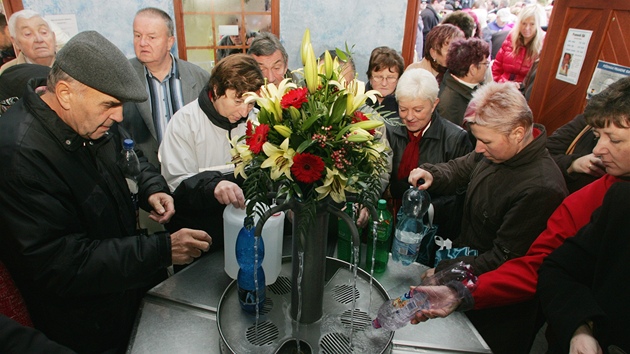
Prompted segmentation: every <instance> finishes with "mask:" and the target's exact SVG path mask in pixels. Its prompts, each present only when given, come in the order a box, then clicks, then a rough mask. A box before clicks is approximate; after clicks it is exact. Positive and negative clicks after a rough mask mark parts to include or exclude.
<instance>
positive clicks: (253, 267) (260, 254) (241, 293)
mask: <svg viewBox="0 0 630 354" xmlns="http://www.w3.org/2000/svg"><path fill="white" fill-rule="evenodd" d="M254 231H255V227H254V218H253V217H252V216H247V217H245V221H244V223H243V228H242V229H241V231H240V232H239V233H238V237H237V238H236V261H237V262H238V265H239V267H240V269H239V271H238V276H237V278H236V282H237V285H238V300H239V302H240V304H241V308H242V309H243V310H245V311H246V312H249V313H252V314H255V313H256V307H258V309H259V310H260V309H262V307H263V304H264V302H265V271H264V270H263V268H262V262H263V258H264V257H265V245H264V243H263V239H262V237H256V236H254Z"/></svg>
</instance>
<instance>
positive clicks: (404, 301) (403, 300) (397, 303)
mask: <svg viewBox="0 0 630 354" xmlns="http://www.w3.org/2000/svg"><path fill="white" fill-rule="evenodd" d="M411 297H412V296H411V291H409V292H407V293H405V294H403V295H401V296H400V297H399V298H397V299H396V300H394V301H393V302H392V305H393V306H394V307H395V308H397V309H401V308H403V307H406V306H407V305H408V304H409V300H410V299H411ZM413 305H414V308H415V304H413Z"/></svg>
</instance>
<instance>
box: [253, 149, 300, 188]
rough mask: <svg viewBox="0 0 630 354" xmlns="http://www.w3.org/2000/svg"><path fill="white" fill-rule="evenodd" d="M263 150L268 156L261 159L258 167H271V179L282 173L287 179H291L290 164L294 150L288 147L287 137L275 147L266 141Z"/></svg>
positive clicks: (275, 178) (291, 163)
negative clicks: (261, 161) (263, 159)
mask: <svg viewBox="0 0 630 354" xmlns="http://www.w3.org/2000/svg"><path fill="white" fill-rule="evenodd" d="M263 151H264V152H265V155H267V156H269V157H268V158H267V159H266V160H265V161H263V163H262V164H261V165H260V167H261V168H268V167H271V179H272V180H274V181H275V180H277V179H278V178H280V176H282V175H283V174H284V175H285V176H287V178H288V179H290V180H293V178H291V166H292V165H293V156H294V155H295V150H293V149H291V148H289V139H288V138H287V139H284V141H283V142H282V144H280V147H277V146H275V145H273V144H272V143H270V142H266V143H265V144H264V145H263Z"/></svg>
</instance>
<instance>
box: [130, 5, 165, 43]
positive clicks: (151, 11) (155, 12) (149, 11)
mask: <svg viewBox="0 0 630 354" xmlns="http://www.w3.org/2000/svg"><path fill="white" fill-rule="evenodd" d="M144 14H146V15H150V16H155V17H159V18H161V19H162V20H164V23H165V24H166V28H167V29H168V35H169V37H172V36H174V35H175V25H174V24H173V19H172V18H171V16H170V15H169V14H167V13H166V11H164V10H160V9H158V8H156V7H145V8H144V9H140V10H138V12H136V17H137V16H138V15H144Z"/></svg>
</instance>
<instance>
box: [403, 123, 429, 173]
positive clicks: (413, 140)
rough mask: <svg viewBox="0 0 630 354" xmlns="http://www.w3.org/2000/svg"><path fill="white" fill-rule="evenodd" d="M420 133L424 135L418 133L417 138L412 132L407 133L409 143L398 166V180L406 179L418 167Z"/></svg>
mask: <svg viewBox="0 0 630 354" xmlns="http://www.w3.org/2000/svg"><path fill="white" fill-rule="evenodd" d="M425 129H426V128H425ZM422 133H424V131H420V132H419V134H418V136H415V135H414V133H413V132H410V131H407V136H408V137H409V142H408V143H407V146H406V147H405V152H403V155H402V159H401V160H400V166H398V179H403V178H405V179H406V178H407V177H409V173H410V172H411V170H413V169H414V168H416V167H418V159H419V158H420V140H421V139H422Z"/></svg>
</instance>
